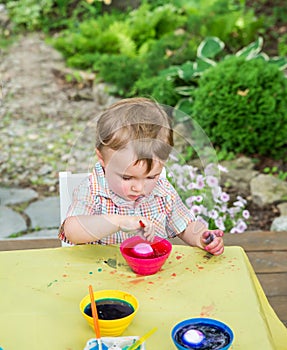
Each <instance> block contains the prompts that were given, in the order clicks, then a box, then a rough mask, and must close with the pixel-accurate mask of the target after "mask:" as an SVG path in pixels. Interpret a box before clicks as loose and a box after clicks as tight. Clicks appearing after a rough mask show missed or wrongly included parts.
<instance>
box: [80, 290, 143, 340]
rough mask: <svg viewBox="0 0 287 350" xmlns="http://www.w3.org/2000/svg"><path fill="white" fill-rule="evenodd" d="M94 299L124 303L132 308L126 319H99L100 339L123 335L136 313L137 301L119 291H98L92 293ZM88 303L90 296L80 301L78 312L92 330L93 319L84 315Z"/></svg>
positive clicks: (130, 295)
mask: <svg viewBox="0 0 287 350" xmlns="http://www.w3.org/2000/svg"><path fill="white" fill-rule="evenodd" d="M94 298H95V301H98V300H103V299H115V300H119V301H124V302H126V303H128V304H130V305H131V306H132V307H133V309H134V311H133V312H132V313H131V314H130V315H128V316H126V317H122V318H118V319H113V320H102V319H99V326H100V332H101V336H102V337H117V336H120V335H121V334H123V332H124V331H125V330H126V328H127V327H128V326H129V325H130V323H131V322H132V320H133V318H134V317H135V315H136V313H137V311H138V308H139V303H138V300H137V299H136V298H135V297H134V296H133V295H132V294H130V293H127V292H124V291H121V290H99V291H96V292H94ZM90 303H91V299H90V295H89V294H88V295H86V296H85V297H84V298H83V299H82V300H81V302H80V310H81V313H82V315H83V316H84V318H85V319H86V320H87V322H88V324H89V325H90V326H91V327H92V328H94V323H93V317H91V316H89V315H88V314H86V313H85V309H86V307H87V306H88V305H89V304H90Z"/></svg>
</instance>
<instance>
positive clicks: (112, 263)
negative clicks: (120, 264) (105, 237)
mask: <svg viewBox="0 0 287 350" xmlns="http://www.w3.org/2000/svg"><path fill="white" fill-rule="evenodd" d="M104 262H105V263H106V264H107V265H108V266H109V267H111V268H113V269H115V268H116V267H117V261H116V259H108V260H105V261H104Z"/></svg>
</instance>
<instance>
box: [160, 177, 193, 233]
mask: <svg viewBox="0 0 287 350" xmlns="http://www.w3.org/2000/svg"><path fill="white" fill-rule="evenodd" d="M165 182H166V183H165V186H166V188H167V189H168V192H169V195H168V196H167V203H166V211H167V221H166V232H167V235H168V237H171V238H172V237H175V236H177V235H178V234H180V233H181V232H183V231H184V230H185V229H186V228H187V226H188V225H189V224H190V223H191V222H193V221H194V220H195V219H194V216H193V214H192V213H191V211H190V210H189V209H188V208H187V207H186V206H185V204H184V203H183V201H182V200H181V198H180V196H179V194H178V193H177V191H176V190H175V188H174V187H173V186H172V185H171V183H170V182H169V181H168V180H166V181H165Z"/></svg>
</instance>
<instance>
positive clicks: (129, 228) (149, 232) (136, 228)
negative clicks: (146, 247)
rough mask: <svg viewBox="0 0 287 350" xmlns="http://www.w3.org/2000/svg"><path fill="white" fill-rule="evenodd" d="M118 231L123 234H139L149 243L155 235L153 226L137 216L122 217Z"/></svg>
mask: <svg viewBox="0 0 287 350" xmlns="http://www.w3.org/2000/svg"><path fill="white" fill-rule="evenodd" d="M140 222H141V223H140ZM120 229H121V230H122V231H124V232H131V233H132V232H135V234H139V235H140V236H142V237H143V238H144V239H146V240H147V241H149V242H152V241H153V238H154V235H155V228H154V224H153V223H152V222H151V221H149V220H148V219H146V218H144V217H139V216H122V220H121V222H120Z"/></svg>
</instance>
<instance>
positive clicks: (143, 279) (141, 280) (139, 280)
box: [129, 278, 145, 284]
mask: <svg viewBox="0 0 287 350" xmlns="http://www.w3.org/2000/svg"><path fill="white" fill-rule="evenodd" d="M144 281H145V278H137V279H135V280H132V281H129V283H132V284H139V283H141V282H144Z"/></svg>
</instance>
